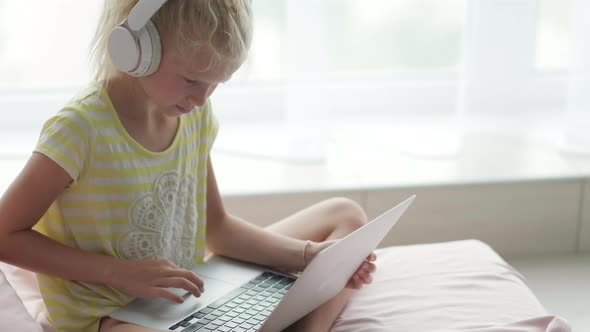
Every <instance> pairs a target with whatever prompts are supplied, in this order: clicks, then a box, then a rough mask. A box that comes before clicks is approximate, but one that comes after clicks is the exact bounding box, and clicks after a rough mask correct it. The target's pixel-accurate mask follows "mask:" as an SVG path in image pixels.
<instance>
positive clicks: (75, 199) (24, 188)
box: [0, 0, 375, 332]
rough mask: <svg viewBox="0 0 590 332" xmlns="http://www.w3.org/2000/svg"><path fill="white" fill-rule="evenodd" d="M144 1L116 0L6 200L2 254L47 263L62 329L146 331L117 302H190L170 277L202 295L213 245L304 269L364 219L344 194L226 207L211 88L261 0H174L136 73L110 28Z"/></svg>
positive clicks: (160, 14) (25, 262)
mask: <svg viewBox="0 0 590 332" xmlns="http://www.w3.org/2000/svg"><path fill="white" fill-rule="evenodd" d="M142 1H145V0H142ZM162 2H164V1H162ZM136 3H137V0H124V1H123V0H109V1H106V4H105V9H104V13H103V15H102V19H101V22H100V25H99V27H98V30H97V35H96V39H95V46H94V53H93V55H94V59H95V60H96V63H97V64H98V66H97V73H96V77H95V78H96V80H95V82H93V83H91V84H90V85H89V86H88V87H86V88H85V89H83V90H82V91H81V92H80V93H79V94H78V95H77V96H75V97H74V98H73V99H72V100H71V101H70V102H68V103H67V104H66V105H65V107H64V108H63V109H62V110H61V111H59V112H58V113H57V115H55V116H54V117H53V118H51V119H50V120H49V121H47V122H46V124H45V126H44V127H43V129H42V132H41V135H40V138H39V141H38V144H37V146H36V148H35V150H34V153H33V154H32V156H31V158H30V159H29V161H28V162H27V164H26V166H25V167H24V169H23V170H22V172H21V173H20V175H19V176H18V177H17V178H16V179H15V181H14V182H13V184H12V185H11V186H10V188H9V189H8V190H7V191H6V193H5V194H4V196H3V197H2V199H1V200H0V259H1V260H3V261H6V262H8V263H11V264H14V265H17V266H20V267H22V268H25V269H29V270H32V271H35V272H37V276H38V280H39V284H40V287H41V292H42V295H43V299H44V302H45V304H46V306H47V308H48V311H49V318H50V321H51V323H52V325H53V326H54V327H55V328H56V330H57V331H93V332H95V331H101V332H106V331H149V330H148V329H146V328H143V327H140V326H132V325H130V324H126V323H123V322H120V321H116V320H114V319H112V318H109V317H108V316H109V314H110V313H111V312H113V311H114V310H116V309H117V308H119V307H121V306H124V305H126V304H127V303H129V302H130V301H131V300H133V299H134V298H136V297H142V298H150V299H151V298H158V297H162V298H166V299H169V300H171V301H175V302H182V298H181V297H179V296H177V295H175V294H174V293H173V292H171V291H170V290H169V289H168V288H171V287H174V288H183V289H186V290H188V291H190V292H191V293H192V294H194V295H195V296H200V294H201V293H202V292H204V291H205V289H206V286H207V285H203V282H202V280H201V279H200V278H199V276H198V275H197V274H195V273H193V272H191V271H190V269H191V268H192V267H194V265H195V264H197V263H199V262H202V261H203V258H204V255H205V248H208V249H209V250H211V251H212V252H213V253H216V254H220V255H225V256H228V257H233V258H236V259H240V260H245V261H249V262H253V263H258V264H261V265H267V266H273V267H276V268H278V269H282V270H288V271H300V270H302V269H303V268H304V267H305V266H306V265H307V264H308V263H309V262H310V261H311V260H312V259H313V257H314V256H315V255H316V254H317V253H318V252H319V251H320V250H322V249H323V248H325V247H327V246H329V245H330V244H331V243H333V240H334V239H338V238H340V237H343V236H345V235H346V234H348V233H350V232H351V231H353V230H355V229H356V228H358V227H360V226H362V225H363V224H364V223H366V217H365V214H364V212H363V211H362V209H361V208H360V207H359V206H358V205H357V204H355V203H354V202H352V201H350V200H347V199H342V198H336V199H331V200H328V201H324V202H321V203H319V204H317V205H314V206H311V207H309V208H307V209H305V210H303V211H301V212H299V213H296V214H295V215H292V216H290V217H287V218H286V219H284V220H281V221H278V222H277V223H276V224H274V225H272V226H270V227H268V228H266V229H263V228H259V227H257V226H255V225H253V224H250V223H247V222H246V221H244V220H241V219H239V218H237V217H235V216H233V215H231V214H229V213H228V212H227V211H225V209H224V207H223V203H222V200H221V197H220V194H219V191H218V188H217V184H216V180H215V174H214V171H213V167H212V163H211V158H210V157H209V151H210V149H211V146H212V144H213V140H214V138H215V135H216V133H217V122H216V120H215V117H214V115H213V113H212V110H211V104H210V102H209V97H210V96H211V94H212V93H213V91H214V90H215V88H216V87H217V85H218V84H219V83H221V82H225V81H227V80H228V79H230V77H231V76H232V74H233V73H234V72H235V71H236V70H237V69H238V68H239V67H240V65H241V64H242V63H243V61H244V59H245V57H246V53H247V50H248V48H249V46H250V39H251V3H250V1H249V0H242V1H240V0H208V1H205V0H170V1H167V2H165V4H164V5H163V6H162V7H161V8H160V9H159V10H157V12H156V13H155V14H154V15H153V16H152V18H151V21H150V22H148V26H146V28H149V29H148V30H150V35H149V37H150V40H151V42H153V43H154V44H153V45H154V47H153V52H154V54H153V57H152V59H151V60H152V62H151V65H150V66H149V68H148V72H147V73H136V72H134V73H133V75H130V74H128V73H126V72H123V71H121V70H118V69H117V68H116V67H115V66H114V65H119V67H121V64H120V63H119V64H118V63H116V62H117V61H118V60H117V58H116V57H115V55H116V53H117V52H119V53H120V50H118V49H115V50H113V49H111V50H110V52H111V54H110V56H109V49H108V45H109V36H111V38H110V39H111V43H110V46H111V47H118V45H117V40H116V39H117V38H115V37H112V36H113V35H114V34H116V33H115V30H116V29H117V28H121V26H119V27H118V24H119V23H120V22H122V21H124V20H125V19H126V18H127V17H128V15H129V13H130V12H131V10H132V8H133V7H134V6H135V5H136ZM130 17H131V16H130ZM151 22H153V26H151V24H152V23H151ZM159 48H161V57H159V56H158V55H159V54H160V53H159V52H158V49H159ZM140 52H145V50H143V51H140ZM113 54H115V55H113ZM117 56H120V54H119V55H117ZM111 57H112V59H113V60H117V61H111ZM119 62H120V61H119ZM142 74H147V75H145V76H141V75H142ZM135 76H139V77H135ZM373 260H374V255H371V256H370V257H368V258H367V261H366V262H365V263H363V264H362V265H361V266H360V267H359V269H358V270H357V272H356V273H355V275H354V276H353V277H352V278H351V279H350V281H349V284H348V285H347V289H345V290H343V291H342V292H341V293H340V294H339V295H338V296H336V297H335V298H334V299H332V300H331V301H329V302H328V303H326V304H324V305H323V306H321V307H320V308H318V309H316V310H315V311H314V312H312V313H310V314H309V315H307V316H306V317H304V318H303V319H301V320H300V321H298V322H297V323H295V324H294V325H293V326H291V329H293V330H306V331H310V330H313V331H325V330H328V329H329V328H330V326H331V325H332V323H333V322H334V320H335V319H336V317H337V315H338V314H339V313H340V311H341V310H342V308H343V306H344V304H345V303H346V301H347V298H348V296H349V294H350V292H351V289H354V288H360V287H361V286H362V285H363V284H366V283H370V282H371V273H372V272H373V271H374V270H375V266H374V264H373V263H372V261H373Z"/></svg>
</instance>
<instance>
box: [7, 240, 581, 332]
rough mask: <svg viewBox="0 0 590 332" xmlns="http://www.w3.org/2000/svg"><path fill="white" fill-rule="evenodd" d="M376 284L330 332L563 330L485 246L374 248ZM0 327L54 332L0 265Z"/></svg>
mask: <svg viewBox="0 0 590 332" xmlns="http://www.w3.org/2000/svg"><path fill="white" fill-rule="evenodd" d="M377 254H378V261H377V266H378V272H377V273H375V275H374V282H373V283H372V284H370V285H368V286H365V287H364V288H363V289H361V290H359V291H357V292H355V293H354V295H353V296H352V298H351V299H350V301H349V303H348V305H347V306H346V307H345V308H344V310H343V312H342V314H341V315H340V317H339V318H338V319H337V320H336V322H335V324H334V326H333V328H332V331H333V332H351V331H355V332H357V331H405V332H407V331H477V332H492V331H495V332H521V331H522V332H524V331H527V332H541V331H543V332H566V331H571V328H570V326H569V325H568V323H567V322H566V321H565V320H564V319H562V318H560V317H558V316H555V315H552V314H551V313H549V312H547V310H545V308H544V307H543V305H542V304H541V303H539V301H538V300H537V298H536V297H535V295H534V294H533V292H532V291H531V290H530V289H529V288H528V287H527V284H526V280H525V279H524V277H523V276H522V275H521V274H520V273H519V272H518V271H516V270H515V269H514V268H512V267H511V266H510V265H509V264H507V263H506V262H505V261H504V260H503V259H502V258H501V257H500V256H499V255H498V254H496V252H495V251H494V250H493V249H492V248H491V247H489V246H488V245H486V244H485V243H483V242H481V241H477V240H464V241H454V242H445V243H434V244H420V245H411V246H397V247H388V248H383V249H379V250H378V251H377ZM0 308H2V310H1V311H0V331H7V330H9V331H35V332H37V331H38V332H53V330H52V329H51V327H50V325H49V324H48V323H47V319H46V311H45V307H44V305H43V301H42V300H41V298H40V295H39V291H38V288H37V284H36V280H35V277H34V275H33V274H32V273H30V272H28V271H25V270H22V269H18V268H15V267H13V266H10V265H6V264H0Z"/></svg>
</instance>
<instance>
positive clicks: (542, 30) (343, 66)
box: [0, 0, 572, 154]
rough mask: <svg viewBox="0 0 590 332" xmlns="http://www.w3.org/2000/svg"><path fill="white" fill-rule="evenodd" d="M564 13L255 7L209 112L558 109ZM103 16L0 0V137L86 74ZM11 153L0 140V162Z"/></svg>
mask: <svg viewBox="0 0 590 332" xmlns="http://www.w3.org/2000/svg"><path fill="white" fill-rule="evenodd" d="M571 7H572V0H566V1H560V0H494V1H486V0H321V1H317V0H255V1H253V8H254V15H255V27H254V32H255V35H254V39H253V45H252V49H251V53H250V57H249V59H248V61H247V62H246V63H245V65H244V66H243V67H242V68H241V69H240V71H239V72H238V73H237V75H236V76H235V79H234V80H233V81H232V82H230V83H229V84H227V85H224V86H222V87H220V88H219V89H218V91H217V92H216V94H215V95H214V97H213V99H214V103H215V107H216V111H217V113H218V115H219V117H220V118H221V120H222V122H223V123H224V124H226V125H229V126H242V127H243V126H253V125H258V124H260V122H264V121H266V122H269V123H270V125H272V126H275V125H276V124H277V123H289V122H290V123H298V122H301V121H304V119H305V118H306V117H316V118H323V119H324V122H323V124H326V123H328V122H326V121H325V120H326V119H330V120H333V119H335V118H336V115H337V118H338V119H350V121H356V120H358V119H362V121H364V123H370V122H371V121H373V122H379V123H380V124H381V125H383V124H387V123H389V122H392V123H393V122H394V119H398V118H399V117H401V116H406V115H413V116H415V115H421V116H422V115H423V116H448V115H451V114H454V113H456V112H457V109H458V108H459V107H460V105H458V103H459V102H458V96H461V95H462V94H463V95H467V98H468V99H469V98H471V101H475V102H476V103H474V104H469V103H467V104H469V105H471V111H473V109H476V110H480V109H481V110H483V109H490V110H497V109H502V110H506V112H505V113H507V114H508V113H515V114H516V113H521V112H530V111H531V110H533V111H534V112H537V111H541V110H546V109H556V108H559V107H563V103H564V100H565V86H566V83H565V81H566V79H565V70H566V69H567V68H568V65H569V58H570V49H571V28H570V26H571V21H572V19H571V17H570V12H571ZM31 8H35V10H30V9H31ZM101 10H102V1H101V0H84V1H77V0H54V1H45V0H22V1H10V0H0V71H1V72H2V75H0V108H1V109H2V110H3V112H5V114H6V113H9V114H10V116H9V117H6V116H5V117H4V118H3V120H2V121H0V136H4V137H7V136H10V137H15V136H18V135H21V136H23V137H30V140H31V141H34V140H35V138H36V134H37V133H38V131H39V129H40V127H41V124H42V123H43V122H44V121H45V119H46V118H47V117H49V116H50V115H51V114H53V113H55V111H56V110H58V109H59V107H60V106H61V105H62V104H63V102H64V101H65V100H67V99H68V98H69V97H70V96H71V95H72V94H73V93H74V91H75V90H76V89H77V88H78V87H79V86H81V85H83V84H84V83H85V82H86V81H87V80H88V79H89V75H88V68H89V66H88V53H89V50H88V47H89V42H90V40H91V38H92V36H93V33H94V30H95V26H96V22H97V20H98V16H99V15H100V12H101ZM22 13H27V14H26V15H23V14H22ZM473 81H477V86H475V87H472V86H470V87H469V88H468V89H466V90H461V89H463V88H464V87H465V86H469V84H470V83H472V82H473ZM244 105H247V107H246V106H244ZM262 119H264V120H262ZM329 123H330V124H332V123H333V121H329ZM2 141H6V139H2ZM12 141H14V140H12ZM27 144H30V142H29V143H27ZM229 144H233V143H229ZM7 149H8V148H7V147H6V146H3V145H0V154H1V153H3V151H4V152H6V151H7Z"/></svg>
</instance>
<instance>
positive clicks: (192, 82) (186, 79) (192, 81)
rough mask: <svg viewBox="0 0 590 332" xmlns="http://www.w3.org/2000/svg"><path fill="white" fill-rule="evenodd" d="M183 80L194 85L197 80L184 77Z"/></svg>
mask: <svg viewBox="0 0 590 332" xmlns="http://www.w3.org/2000/svg"><path fill="white" fill-rule="evenodd" d="M184 81H185V82H186V84H189V85H195V84H197V83H198V82H197V81H194V80H189V79H188V78H185V79H184Z"/></svg>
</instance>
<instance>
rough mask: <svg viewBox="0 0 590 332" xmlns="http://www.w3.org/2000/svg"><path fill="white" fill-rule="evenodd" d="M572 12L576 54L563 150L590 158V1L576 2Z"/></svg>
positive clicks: (569, 81)
mask: <svg viewBox="0 0 590 332" xmlns="http://www.w3.org/2000/svg"><path fill="white" fill-rule="evenodd" d="M572 9H573V10H572V18H573V21H572V23H573V24H572V26H573V29H572V31H573V38H572V40H573V48H572V49H573V52H572V60H571V64H570V75H569V79H568V90H567V108H566V117H565V126H564V140H563V145H562V150H563V151H564V152H565V153H567V154H574V155H579V156H590V19H589V17H588V16H589V15H590V1H587V0H575V1H574V4H573V6H572Z"/></svg>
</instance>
